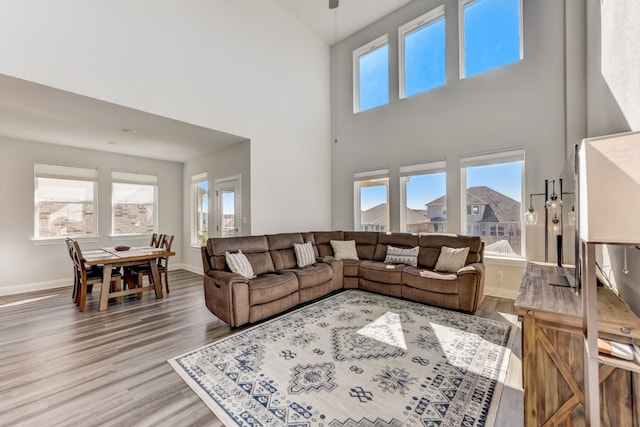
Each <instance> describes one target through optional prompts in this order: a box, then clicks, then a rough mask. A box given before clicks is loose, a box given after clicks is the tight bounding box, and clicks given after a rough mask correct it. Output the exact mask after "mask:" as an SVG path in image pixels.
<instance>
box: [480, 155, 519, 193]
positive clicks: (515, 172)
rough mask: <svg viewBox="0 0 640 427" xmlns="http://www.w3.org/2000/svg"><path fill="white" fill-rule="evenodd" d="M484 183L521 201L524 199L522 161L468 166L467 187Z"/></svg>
mask: <svg viewBox="0 0 640 427" xmlns="http://www.w3.org/2000/svg"><path fill="white" fill-rule="evenodd" d="M482 185H484V186H487V187H489V188H492V189H494V190H496V191H497V192H499V193H502V194H504V195H505V196H508V197H511V198H512V199H513V200H515V201H517V202H520V201H521V200H522V162H520V161H518V162H507V163H497V164H493V165H483V166H473V167H468V168H467V188H469V187H478V186H482Z"/></svg>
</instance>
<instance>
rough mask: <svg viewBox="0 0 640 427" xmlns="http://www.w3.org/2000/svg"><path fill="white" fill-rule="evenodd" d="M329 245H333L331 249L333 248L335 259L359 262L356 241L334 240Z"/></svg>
mask: <svg viewBox="0 0 640 427" xmlns="http://www.w3.org/2000/svg"><path fill="white" fill-rule="evenodd" d="M329 243H331V247H332V248H333V256H334V258H335V259H350V260H354V261H357V260H358V252H357V251H356V242H355V240H332V241H331V242H329Z"/></svg>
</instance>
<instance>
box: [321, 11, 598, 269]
mask: <svg viewBox="0 0 640 427" xmlns="http://www.w3.org/2000/svg"><path fill="white" fill-rule="evenodd" d="M441 3H442V1H441V0H423V1H414V2H412V3H410V4H408V5H407V6H406V7H404V8H402V9H400V10H399V11H397V12H395V13H393V14H391V15H389V16H387V17H385V18H383V19H382V20H380V21H378V22H377V23H375V24H373V25H372V26H370V27H368V28H366V29H365V30H363V31H361V32H359V33H357V34H356V35H354V36H352V37H350V38H348V39H346V40H345V41H343V42H341V43H340V44H338V46H337V47H336V48H334V49H335V51H334V52H333V53H334V55H335V56H336V58H337V59H335V60H334V63H333V67H334V68H336V69H337V80H336V87H335V88H334V94H335V96H336V105H337V114H336V122H335V123H334V124H333V129H334V132H336V134H337V139H338V143H337V144H334V145H333V152H332V159H333V164H332V168H333V171H332V175H333V184H332V189H333V191H332V194H333V207H334V208H333V225H334V228H336V229H351V228H353V206H354V203H353V173H354V172H357V171H363V170H369V169H379V168H389V170H390V204H391V209H390V212H391V218H390V219H391V229H392V230H395V231H397V230H399V227H400V220H399V212H400V207H399V204H400V199H399V188H400V184H399V176H398V169H399V167H400V166H402V165H408V164H415V163H420V162H427V161H431V160H442V159H446V161H447V195H448V197H447V202H448V209H447V213H448V219H449V222H448V229H449V231H451V232H460V231H461V230H460V211H461V209H460V206H461V201H460V192H461V191H460V156H461V155H465V154H475V153H482V152H491V151H495V150H500V149H508V148H515V147H524V148H525V156H526V177H525V194H527V195H528V194H529V193H539V192H541V191H544V179H545V178H549V179H553V178H557V177H558V176H559V174H560V171H561V170H562V167H563V165H564V163H565V158H566V144H567V133H568V132H569V130H571V138H572V139H573V140H577V139H581V138H582V137H584V130H583V129H584V114H580V113H575V114H570V115H568V116H569V117H570V118H571V121H568V119H567V120H565V74H564V73H565V56H564V51H565V48H564V42H563V41H564V37H565V25H564V24H565V20H564V15H565V14H564V7H565V6H564V2H560V1H524V2H523V3H524V6H523V9H524V12H523V13H524V14H523V16H524V24H523V25H524V59H523V60H522V61H520V62H517V63H513V64H510V65H507V66H505V67H502V68H499V69H495V70H492V71H489V72H486V73H483V74H480V75H477V76H474V77H471V78H468V79H463V80H461V79H460V78H459V53H458V52H459V49H458V20H457V14H458V1H457V0H446V1H444V4H445V28H446V30H445V31H446V34H445V38H446V40H445V43H446V70H447V71H446V85H445V86H444V87H440V88H437V89H434V90H431V91H428V92H425V93H422V94H419V95H416V96H413V97H410V98H406V99H402V100H399V99H398V61H397V59H396V58H397V39H398V30H397V29H398V27H399V26H400V25H402V24H404V23H406V22H408V21H410V20H411V19H412V18H415V17H417V16H419V15H421V14H423V13H425V12H427V11H429V10H431V9H433V8H434V7H436V6H438V5H439V4H441ZM583 11H584V10H583ZM569 18H570V19H580V18H579V17H578V18H573V17H569ZM582 19H584V13H583V17H582ZM572 22H573V21H572ZM567 28H568V30H567V31H569V34H568V37H569V39H570V40H571V42H572V47H573V48H574V49H577V48H576V46H579V47H580V48H581V49H582V50H578V51H577V52H572V56H571V57H568V59H567V61H568V63H570V64H571V66H572V69H578V70H581V69H582V68H584V67H582V68H580V66H579V64H580V62H579V61H580V53H581V52H583V51H584V26H581V25H578V24H577V23H574V25H572V26H570V27H569V26H568V27H567ZM572 31H573V32H575V33H576V34H574V33H573V32H572ZM580 31H582V34H580ZM385 33H388V34H389V42H390V43H389V55H390V64H389V65H390V67H389V68H390V86H391V87H390V103H389V104H388V105H385V106H382V107H378V108H376V109H373V110H368V111H365V112H363V113H359V114H353V107H352V90H353V84H352V74H351V64H352V52H353V50H354V49H357V48H358V47H360V46H363V45H364V44H366V43H367V42H369V41H371V40H374V39H375V38H377V37H378V36H380V35H382V34H385ZM581 37H582V38H581ZM581 40H582V41H581ZM582 58H583V59H584V55H583V56H582ZM567 69H569V67H567ZM567 78H568V79H571V81H572V86H571V88H572V92H571V100H572V101H574V103H577V102H576V100H579V99H582V98H583V97H584V91H585V87H586V86H585V84H584V82H585V77H584V72H583V71H582V72H581V73H578V74H577V75H572V76H568V77H567ZM580 82H582V84H580ZM572 113H573V112H572ZM580 126H582V129H581V128H580ZM574 142H575V141H574ZM543 202H544V201H543V200H541V199H540V200H535V201H534V203H535V206H536V209H537V210H538V211H541V210H542V209H543ZM526 203H528V200H526V201H525V204H526ZM524 208H525V209H526V206H524ZM543 222H544V221H540V222H539V224H538V225H536V226H532V227H527V229H526V233H527V235H526V237H527V246H526V250H527V258H528V259H533V260H543V259H544V243H543V239H544V234H543V233H544V230H543V229H544V225H543ZM554 257H555V251H554V249H553V247H552V245H550V259H554Z"/></svg>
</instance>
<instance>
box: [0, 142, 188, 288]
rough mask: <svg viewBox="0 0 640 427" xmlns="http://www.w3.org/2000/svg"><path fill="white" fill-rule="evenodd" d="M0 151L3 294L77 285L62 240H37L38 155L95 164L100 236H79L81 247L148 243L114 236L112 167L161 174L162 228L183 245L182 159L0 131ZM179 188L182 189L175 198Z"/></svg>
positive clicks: (177, 260)
mask: <svg viewBox="0 0 640 427" xmlns="http://www.w3.org/2000/svg"><path fill="white" fill-rule="evenodd" d="M0 153H2V155H0V199H1V200H2V202H1V203H0V235H1V236H2V238H1V239H0V271H1V272H2V274H0V295H5V294H13V293H20V292H27V291H34V290H39V289H46V288H52V287H58V286H71V285H73V267H72V262H71V259H70V258H69V253H68V251H67V248H66V246H65V243H64V240H56V241H55V242H36V241H34V240H33V234H34V210H33V203H34V201H33V200H34V199H33V197H34V175H33V173H34V172H33V171H34V169H33V164H34V162H36V161H41V162H49V163H57V164H66V165H72V166H89V167H97V169H98V193H97V195H96V198H97V206H98V211H97V214H96V216H97V221H98V234H99V236H98V237H96V238H86V239H80V242H81V247H82V249H94V248H100V247H110V246H116V245H130V246H136V245H137V246H139V245H145V244H148V243H149V237H148V236H144V237H143V238H141V239H127V238H118V239H117V240H116V239H113V238H111V237H110V235H111V170H112V169H117V170H124V171H131V172H141V173H149V174H154V175H155V174H157V176H158V229H159V231H160V232H162V233H171V234H174V235H175V236H176V240H175V241H174V246H175V247H176V248H180V247H182V237H181V236H182V234H181V233H182V222H183V221H182V209H181V202H182V199H181V195H182V187H181V184H182V164H181V163H175V162H166V161H160V160H151V159H143V158H140V157H132V156H123V155H119V154H113V153H105V152H98V151H92V150H83V149H79V148H71V147H62V146H59V145H52V144H43V143H40V142H33V141H25V140H17V139H12V138H6V137H0ZM176 194H178V195H180V196H179V197H178V199H177V200H176V196H175V195H176ZM171 263H174V264H179V263H182V251H180V250H177V251H176V255H175V257H172V258H171ZM70 300H71V298H70Z"/></svg>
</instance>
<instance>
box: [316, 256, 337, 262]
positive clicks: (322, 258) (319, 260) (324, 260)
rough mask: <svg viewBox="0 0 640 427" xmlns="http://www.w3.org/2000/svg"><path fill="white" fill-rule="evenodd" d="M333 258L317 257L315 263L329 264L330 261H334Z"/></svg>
mask: <svg viewBox="0 0 640 427" xmlns="http://www.w3.org/2000/svg"><path fill="white" fill-rule="evenodd" d="M334 260H335V258H334V257H332V256H331V255H327V256H317V257H316V262H325V263H327V264H331V261H334Z"/></svg>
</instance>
